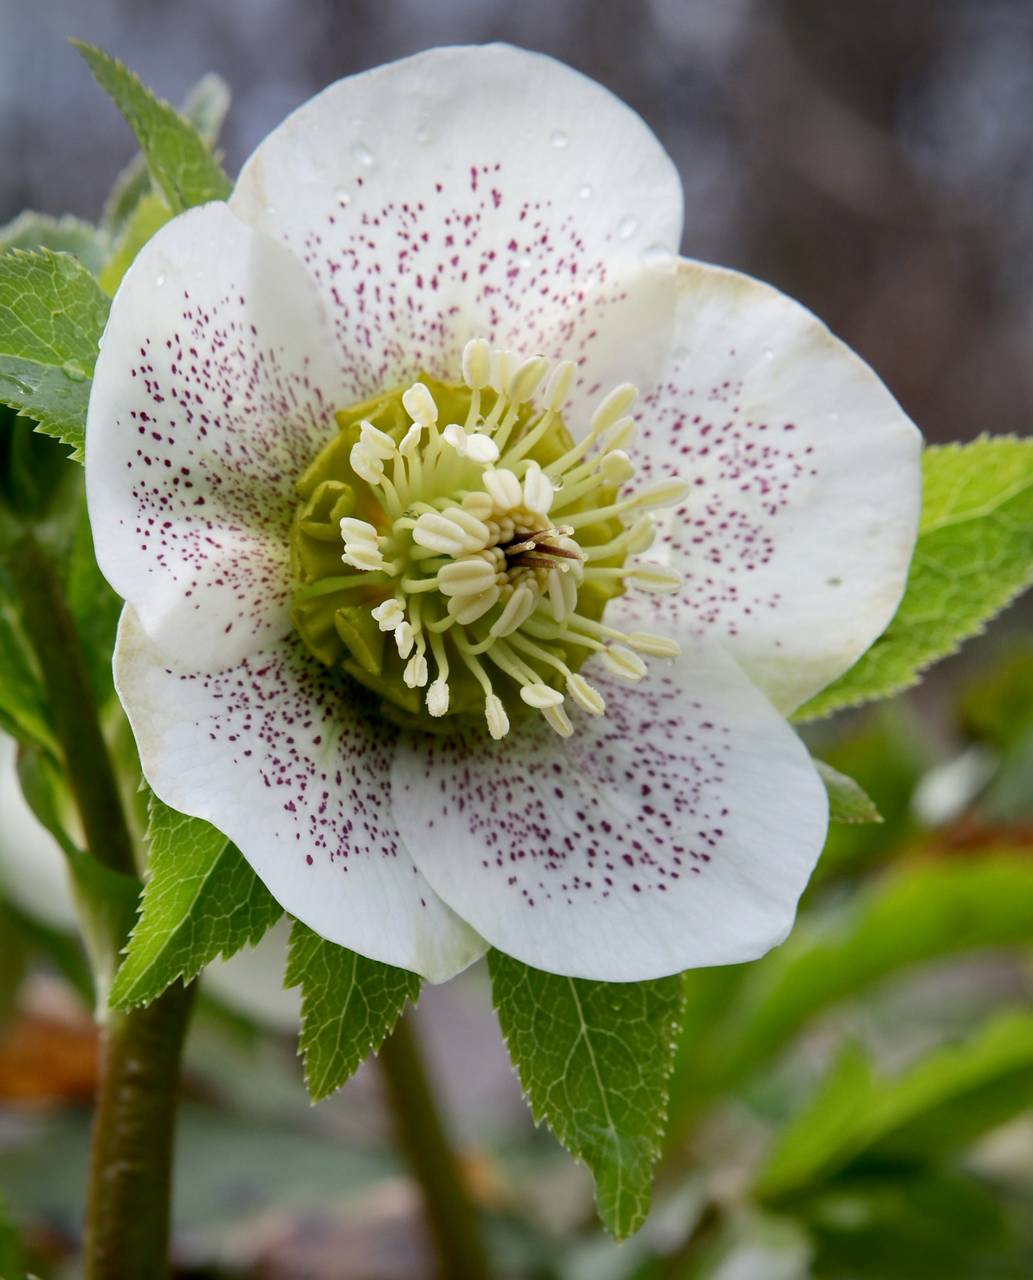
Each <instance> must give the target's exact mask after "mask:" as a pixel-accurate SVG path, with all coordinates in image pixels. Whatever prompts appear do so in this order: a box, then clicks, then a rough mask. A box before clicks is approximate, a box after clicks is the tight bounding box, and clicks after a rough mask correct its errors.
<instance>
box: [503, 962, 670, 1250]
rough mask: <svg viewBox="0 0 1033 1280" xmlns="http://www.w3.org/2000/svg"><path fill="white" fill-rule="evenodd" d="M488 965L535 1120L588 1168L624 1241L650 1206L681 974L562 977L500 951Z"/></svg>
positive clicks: (612, 1228)
mask: <svg viewBox="0 0 1033 1280" xmlns="http://www.w3.org/2000/svg"><path fill="white" fill-rule="evenodd" d="M488 966H489V969H490V972H491V982H492V993H493V999H494V1004H495V1008H496V1011H497V1012H498V1016H499V1023H500V1025H501V1027H502V1034H503V1036H504V1037H505V1040H506V1044H507V1046H508V1048H509V1055H510V1057H511V1058H512V1060H513V1064H514V1066H515V1067H516V1069H517V1071H518V1072H519V1075H520V1082H521V1084H522V1086H523V1089H524V1093H525V1094H526V1095H527V1098H528V1101H529V1102H530V1105H531V1114H532V1115H533V1116H534V1120H535V1123H536V1124H541V1122H542V1121H543V1120H544V1121H545V1122H546V1123H547V1124H548V1126H549V1128H550V1129H551V1130H552V1131H553V1133H554V1134H555V1135H556V1137H557V1138H558V1139H559V1141H560V1142H561V1143H562V1144H563V1145H564V1146H565V1147H566V1148H567V1150H568V1151H569V1152H570V1153H571V1155H573V1156H575V1157H576V1158H577V1159H579V1160H584V1162H585V1163H586V1164H587V1165H588V1167H589V1168H590V1169H591V1171H592V1175H593V1177H594V1178H595V1193H596V1204H597V1206H598V1209H599V1215H600V1217H601V1218H602V1221H603V1223H604V1225H605V1226H606V1229H607V1230H608V1231H609V1232H610V1233H611V1234H612V1235H613V1236H615V1237H616V1238H617V1239H618V1240H622V1239H624V1238H625V1237H626V1236H629V1235H631V1234H632V1232H634V1231H637V1230H638V1228H639V1227H640V1226H641V1225H642V1223H643V1222H644V1221H645V1218H646V1214H647V1213H648V1212H649V1200H650V1193H651V1187H652V1177H653V1165H654V1163H655V1161H656V1159H657V1157H658V1156H659V1154H660V1149H661V1146H660V1144H661V1141H662V1138H663V1134H664V1127H665V1124H666V1119H667V1086H668V1079H669V1076H670V1074H671V1067H672V1065H673V1059H674V1042H675V1038H676V1036H677V1033H678V1026H679V1019H680V1014H681V1007H682V983H681V978H680V976H678V977H673V978H661V979H658V980H656V981H652V982H627V983H624V982H622V983H614V982H590V981H587V980H586V979H583V978H562V977H558V976H557V975H555V974H551V973H542V972H541V971H540V970H538V969H531V968H529V967H528V966H527V965H524V964H521V963H520V962H519V961H518V960H514V959H512V958H511V957H510V956H505V955H502V953H501V952H498V951H491V952H489V954H488Z"/></svg>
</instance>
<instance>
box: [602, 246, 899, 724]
mask: <svg viewBox="0 0 1033 1280" xmlns="http://www.w3.org/2000/svg"><path fill="white" fill-rule="evenodd" d="M678 280H679V284H680V290H681V302H680V308H679V312H678V319H677V331H676V338H675V348H674V358H673V362H672V365H671V368H670V369H669V370H668V374H667V377H666V379H665V381H664V383H663V384H662V385H661V386H660V387H658V388H656V389H655V390H654V391H653V392H652V393H651V394H650V395H649V396H648V397H647V411H646V412H644V413H643V415H642V417H641V424H642V436H641V438H640V444H639V447H638V449H637V450H636V455H635V457H636V461H641V462H642V464H643V465H642V466H641V469H640V480H641V483H642V484H643V485H644V486H645V485H648V483H649V481H650V478H652V479H653V480H657V479H659V478H660V477H662V476H663V475H664V474H665V473H669V472H670V471H671V470H672V469H674V470H677V472H678V473H679V474H680V475H682V476H684V477H685V478H687V479H688V480H689V481H690V482H691V487H690V492H689V495H688V497H687V498H686V499H685V501H684V502H683V503H682V504H681V505H680V506H679V508H678V510H677V512H676V513H675V512H658V513H657V519H658V521H659V523H660V528H661V534H662V536H661V537H660V538H659V539H658V540H657V542H656V544H655V546H654V547H653V550H652V552H651V554H652V556H653V557H654V558H658V559H659V558H664V556H665V553H666V558H667V559H668V560H669V562H670V564H671V566H672V567H673V568H675V569H677V570H678V571H679V572H680V573H681V574H682V577H683V581H684V586H683V589H682V590H681V592H680V593H679V594H678V595H675V596H672V597H670V598H669V599H668V600H666V601H662V602H661V601H651V602H650V603H649V604H648V605H647V606H639V608H644V609H646V610H647V611H648V616H647V614H646V613H641V612H640V613H639V616H638V623H639V624H641V623H644V624H645V625H646V626H647V627H648V629H650V630H655V629H658V624H659V629H665V627H666V629H669V630H671V631H672V632H673V633H679V632H680V633H682V634H687V635H689V636H696V637H701V636H707V637H709V638H710V639H713V640H714V641H716V642H718V643H720V644H722V645H724V646H726V647H727V648H728V649H729V651H730V652H731V653H733V654H734V655H735V657H736V658H737V659H738V661H739V662H740V663H741V664H742V666H743V667H744V669H745V670H746V671H747V672H748V673H749V675H750V676H751V677H752V678H753V679H754V680H755V681H756V682H757V683H758V684H759V685H760V686H761V688H763V689H764V690H765V691H766V692H767V694H768V696H769V697H770V698H771V699H772V701H773V702H774V703H775V705H776V706H778V707H779V708H781V709H782V710H789V709H791V708H793V707H795V706H797V705H799V704H800V703H801V702H803V701H804V700H805V699H806V698H808V697H809V696H810V695H811V694H813V693H816V692H817V691H818V690H819V689H821V688H823V687H824V686H825V685H826V684H828V683H829V682H830V681H831V680H834V679H835V677H836V676H838V675H839V674H840V673H841V672H843V671H845V670H846V669H847V667H849V666H851V665H852V664H853V663H854V662H855V661H856V660H857V658H859V657H860V655H861V654H862V653H863V652H864V651H865V649H867V648H868V646H869V645H870V644H871V643H872V641H873V640H874V639H875V638H876V637H877V636H878V635H879V634H880V633H881V632H882V631H883V630H884V628H885V627H886V625H887V623H888V622H889V620H890V618H891V617H892V616H893V613H894V611H895V610H896V607H897V604H898V602H899V600H900V596H901V594H902V592H903V589H904V584H905V581H906V578H907V570H908V564H909V562H910V559H911V551H912V548H913V545H914V539H915V531H916V528H917V523H918V514H919V508H920V504H921V469H920V462H919V451H920V447H921V438H920V436H919V434H918V432H917V430H916V429H915V427H914V425H913V424H912V423H911V422H910V421H909V419H908V418H907V417H906V416H905V414H904V413H903V411H902V410H901V408H900V406H899V405H898V404H897V403H896V401H895V400H894V399H893V397H892V396H891V395H890V394H889V392H888V391H887V390H886V388H885V387H884V386H883V384H882V383H881V382H880V381H879V379H878V378H877V377H876V376H875V374H874V373H873V372H872V371H871V369H869V368H868V366H867V365H865V364H864V363H863V362H862V361H861V360H860V359H859V358H858V357H857V356H856V355H854V354H853V353H852V352H851V351H850V350H849V349H848V348H847V347H846V346H844V345H843V343H841V342H840V341H839V340H838V339H836V338H834V337H833V336H832V335H831V334H830V333H829V331H828V330H827V329H826V328H825V326H824V325H823V324H822V323H821V322H820V321H819V320H817V319H816V318H815V317H814V316H813V315H811V313H810V312H808V311H806V310H805V309H804V308H803V307H801V306H800V305H799V304H798V303H795V302H793V301H791V300H790V299H789V298H786V297H784V296H783V295H782V294H780V293H778V292H777V291H776V290H774V289H771V288H769V287H768V286H767V285H763V284H760V283H758V282H757V281H756V280H751V279H750V278H749V277H747V276H742V275H738V274H736V273H735V272H731V271H724V270H719V269H717V268H714V267H705V266H701V265H699V264H696V263H689V262H683V263H682V264H681V267H680V270H679V274H678ZM628 609H631V610H635V609H636V605H635V603H634V602H633V601H631V600H630V599H629V600H627V601H621V602H619V604H617V605H615V606H614V609H613V614H612V616H613V617H614V618H615V619H616V618H619V617H620V615H621V614H622V613H623V612H625V611H626V610H628ZM608 620H609V617H608ZM633 625H634V624H633Z"/></svg>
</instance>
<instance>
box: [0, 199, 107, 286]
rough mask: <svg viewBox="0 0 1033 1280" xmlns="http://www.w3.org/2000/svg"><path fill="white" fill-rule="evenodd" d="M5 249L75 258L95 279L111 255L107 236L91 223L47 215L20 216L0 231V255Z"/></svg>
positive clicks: (27, 213) (79, 219)
mask: <svg viewBox="0 0 1033 1280" xmlns="http://www.w3.org/2000/svg"><path fill="white" fill-rule="evenodd" d="M8 249H30V250H32V249H50V250H51V251H52V252H53V253H70V254H71V255H72V256H73V257H74V258H78V259H79V261H80V262H81V263H82V264H83V266H84V267H85V268H86V270H87V271H89V272H90V273H91V275H97V273H98V272H99V271H100V269H101V267H102V266H103V265H104V262H105V260H106V259H107V256H108V254H109V253H110V252H111V240H110V237H109V236H108V233H107V232H106V231H104V230H103V229H102V228H100V227H95V226H94V225H93V223H92V222H84V221H83V220H82V219H81V218H73V217H71V216H66V217H63V218H54V217H52V216H51V215H50V214H49V213H33V212H32V211H31V210H26V212H25V213H20V214H19V215H18V217H17V218H15V219H14V221H13V222H9V223H8V224H7V226H6V227H0V253H3V252H5V251H6V250H8Z"/></svg>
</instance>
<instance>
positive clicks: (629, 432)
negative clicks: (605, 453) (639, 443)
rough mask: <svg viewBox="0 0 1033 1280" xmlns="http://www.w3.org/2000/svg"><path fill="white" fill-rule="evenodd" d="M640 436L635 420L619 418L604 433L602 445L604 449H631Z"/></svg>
mask: <svg viewBox="0 0 1033 1280" xmlns="http://www.w3.org/2000/svg"><path fill="white" fill-rule="evenodd" d="M637 434H638V423H637V422H636V421H635V419H634V418H618V419H617V421H616V422H615V423H614V424H613V425H612V426H611V427H610V428H608V430H606V431H605V432H604V433H603V437H602V440H601V441H600V445H601V447H602V448H603V449H624V450H627V449H630V448H631V446H632V445H633V444H634V443H635V436H636V435H637Z"/></svg>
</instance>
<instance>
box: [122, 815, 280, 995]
mask: <svg viewBox="0 0 1033 1280" xmlns="http://www.w3.org/2000/svg"><path fill="white" fill-rule="evenodd" d="M148 843H149V845H150V861H149V864H148V872H149V875H148V880H147V884H146V886H145V888H144V891H143V897H142V899H141V904H140V917H139V919H138V920H137V922H136V925H135V926H134V928H133V932H132V935H131V937H130V939H129V945H128V946H127V947H126V954H125V960H124V961H123V962H122V966H121V968H120V969H119V971H118V974H117V975H116V978H115V983H114V986H113V987H112V990H111V1006H112V1008H115V1009H130V1008H132V1007H133V1006H134V1005H140V1004H150V1002H151V1001H152V1000H154V999H156V998H157V997H158V996H159V995H161V993H162V992H163V991H164V990H165V988H166V987H168V986H169V985H170V984H171V983H172V982H174V981H175V980H176V979H177V978H182V979H183V981H184V982H189V981H190V980H191V979H193V978H195V977H196V976H197V974H198V973H200V971H201V970H202V969H203V968H204V967H205V965H206V964H209V963H210V962H211V961H212V960H214V959H216V958H217V957H218V956H222V957H224V958H228V957H229V956H231V955H233V954H234V953H235V952H237V951H239V950H240V949H241V947H244V946H247V945H251V946H254V944H255V943H256V942H258V940H259V939H260V938H261V937H262V936H263V934H264V933H265V932H266V930H267V929H269V928H270V927H271V926H272V925H274V924H275V923H276V921H277V920H278V919H279V918H280V916H281V915H282V914H283V911H282V908H281V907H280V905H279V904H278V903H277V902H276V900H275V899H274V898H273V896H272V895H271V894H270V892H269V890H268V889H267V888H266V887H265V885H264V884H262V882H261V880H259V878H258V877H257V876H256V875H255V873H254V872H253V871H252V870H251V868H250V866H248V864H247V862H246V861H245V859H244V858H243V856H242V855H241V853H240V852H239V850H238V849H237V848H236V847H235V846H234V845H232V844H230V843H229V841H228V840H227V839H226V837H225V836H224V835H222V833H221V832H219V831H216V829H215V828H214V827H213V826H211V825H210V824H209V823H207V822H203V821H202V820H201V819H200V818H188V817H187V816H186V815H185V814H182V813H177V812H176V810H175V809H170V808H169V806H168V805H166V804H163V803H162V802H161V801H160V800H159V799H158V798H157V797H156V796H152V797H151V803H150V825H149V828H148Z"/></svg>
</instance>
